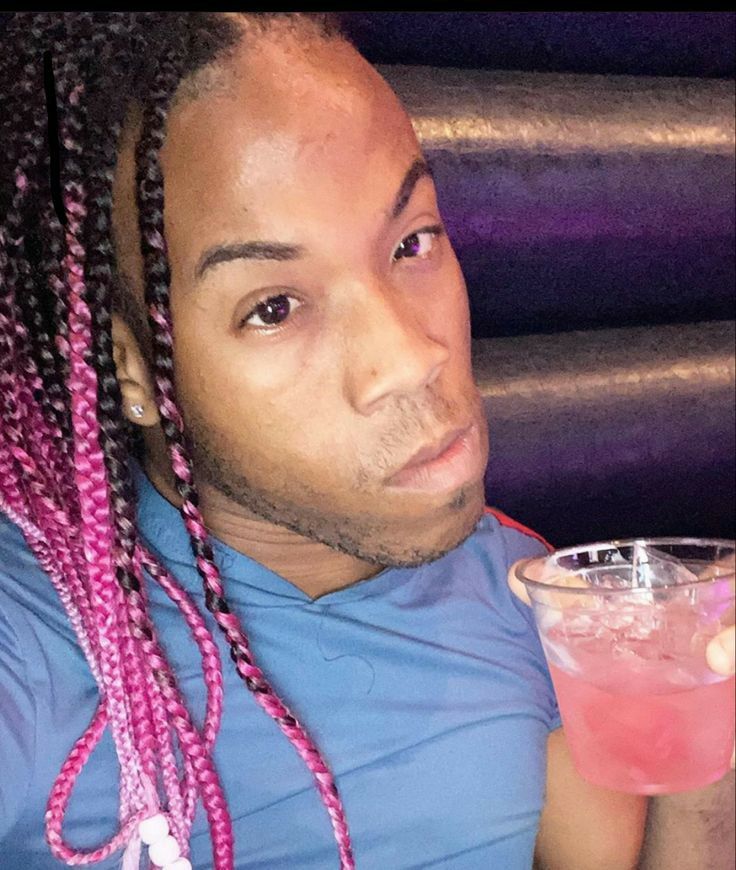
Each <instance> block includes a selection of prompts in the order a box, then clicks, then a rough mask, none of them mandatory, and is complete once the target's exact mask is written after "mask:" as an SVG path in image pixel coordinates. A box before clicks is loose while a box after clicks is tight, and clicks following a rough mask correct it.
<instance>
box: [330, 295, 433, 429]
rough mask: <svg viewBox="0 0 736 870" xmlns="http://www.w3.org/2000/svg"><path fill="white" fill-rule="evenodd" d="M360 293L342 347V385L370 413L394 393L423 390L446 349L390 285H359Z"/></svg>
mask: <svg viewBox="0 0 736 870" xmlns="http://www.w3.org/2000/svg"><path fill="white" fill-rule="evenodd" d="M358 295H359V298H360V300H361V304H359V305H356V306H355V307H354V308H353V310H352V311H351V313H350V328H349V330H348V341H347V344H346V348H345V352H346V354H347V362H346V366H345V371H346V379H345V389H346V392H347V397H348V401H349V402H350V404H351V405H352V406H353V407H354V408H355V409H356V410H357V411H358V412H359V413H360V414H364V415H369V414H372V413H374V412H375V411H377V410H379V409H380V408H381V407H383V405H384V404H385V403H386V402H387V401H389V400H390V399H392V398H395V397H397V396H400V395H403V396H417V395H419V394H421V392H422V391H423V390H424V389H426V388H427V387H429V386H430V385H431V384H433V383H434V382H435V381H436V380H437V378H438V377H439V376H440V373H441V372H442V369H443V368H444V366H445V365H446V364H447V361H448V359H449V356H450V350H449V347H448V346H447V345H446V344H444V343H443V342H442V340H441V339H439V338H437V337H432V336H431V335H430V334H429V332H428V326H430V324H425V323H423V322H422V320H421V318H420V317H419V316H418V314H417V311H416V309H415V306H414V305H412V304H407V302H406V301H404V300H402V299H401V298H397V295H396V294H394V293H392V292H391V290H390V288H388V289H387V288H384V287H380V288H374V289H368V288H361V292H360V293H359V294H358ZM432 325H434V324H432ZM437 326H438V327H440V329H441V324H437Z"/></svg>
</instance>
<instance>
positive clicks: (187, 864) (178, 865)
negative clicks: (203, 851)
mask: <svg viewBox="0 0 736 870" xmlns="http://www.w3.org/2000/svg"><path fill="white" fill-rule="evenodd" d="M162 870H192V862H191V861H190V860H189V859H188V858H177V859H176V861H172V863H171V864H167V865H166V866H165V867H164V868H162Z"/></svg>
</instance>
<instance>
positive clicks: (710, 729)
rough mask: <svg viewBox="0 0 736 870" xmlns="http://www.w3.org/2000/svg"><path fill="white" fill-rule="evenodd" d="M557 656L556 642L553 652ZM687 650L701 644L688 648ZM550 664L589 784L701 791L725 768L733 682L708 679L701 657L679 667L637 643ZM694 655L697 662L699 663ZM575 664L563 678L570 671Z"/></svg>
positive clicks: (593, 645)
mask: <svg viewBox="0 0 736 870" xmlns="http://www.w3.org/2000/svg"><path fill="white" fill-rule="evenodd" d="M550 639H551V640H552V643H553V645H554V647H555V648H556V649H557V651H558V652H559V650H560V647H559V645H558V644H559V639H558V640H557V643H555V641H554V639H553V637H552V638H550ZM695 646H696V647H701V646H702V644H700V643H697V644H696V645H695ZM565 651H566V653H567V655H568V658H567V662H566V664H567V667H560V666H559V665H556V664H554V663H553V662H552V661H550V672H551V674H552V680H553V682H554V686H555V691H556V693H557V699H558V702H559V705H560V710H561V713H562V719H563V724H564V726H565V733H566V737H567V741H568V745H569V746H570V752H571V754H572V756H573V760H574V761H575V765H576V767H577V768H578V770H579V771H580V773H581V774H582V775H583V776H584V777H585V778H586V779H588V780H589V781H591V782H594V783H596V784H597V785H602V786H605V787H607V788H612V789H615V790H619V791H628V792H636V793H639V794H668V793H673V792H678V791H684V790H688V789H692V788H700V787H702V786H704V785H707V784H708V783H710V782H715V781H716V780H717V779H720V778H721V777H722V776H723V775H724V774H725V773H726V772H727V771H728V768H729V761H730V757H731V751H732V749H733V738H734V728H733V722H734V715H735V711H734V706H735V704H734V698H735V696H734V678H733V677H731V678H728V679H722V678H719V677H718V676H717V675H716V674H714V673H712V672H710V671H708V670H707V666H705V665H704V658H705V656H704V652H702V651H701V650H700V649H698V650H697V655H696V656H691V657H690V658H688V659H685V658H680V659H679V660H676V659H674V658H673V657H670V655H668V654H667V652H665V653H664V654H663V656H661V655H660V650H659V649H658V644H657V643H656V642H655V641H652V640H650V644H649V648H648V649H647V646H646V640H645V639H644V638H642V639H641V642H640V645H639V649H638V652H640V653H647V652H648V656H644V657H642V656H639V655H637V654H636V653H633V652H631V651H629V654H628V655H626V654H622V653H621V650H619V656H620V657H619V658H618V659H617V658H615V657H613V656H612V652H613V651H614V650H613V649H612V646H611V641H610V638H605V637H602V638H590V637H588V638H585V639H582V638H581V648H580V649H579V650H576V648H575V645H574V644H573V645H570V644H569V639H568V645H567V647H566V650H565ZM701 656H702V658H701ZM573 664H574V668H573V669H572V670H573V672H571V668H570V666H571V665H573Z"/></svg>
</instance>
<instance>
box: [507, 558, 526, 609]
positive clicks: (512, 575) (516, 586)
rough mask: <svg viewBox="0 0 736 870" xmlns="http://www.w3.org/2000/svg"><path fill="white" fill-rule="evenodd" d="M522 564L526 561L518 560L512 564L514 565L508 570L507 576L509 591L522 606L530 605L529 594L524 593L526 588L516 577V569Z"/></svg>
mask: <svg viewBox="0 0 736 870" xmlns="http://www.w3.org/2000/svg"><path fill="white" fill-rule="evenodd" d="M522 562H526V559H520V560H519V561H518V562H514V564H513V565H512V566H511V567H510V568H509V574H508V582H509V587H510V588H511V591H512V592H513V593H514V595H515V596H516V597H517V598H519V599H520V600H521V601H523V602H524V604H531V601H530V600H529V594H528V593H527V591H526V586H524V584H523V583H522V582H521V580H519V578H518V577H517V576H516V567H517V566H518V565H521V563H522Z"/></svg>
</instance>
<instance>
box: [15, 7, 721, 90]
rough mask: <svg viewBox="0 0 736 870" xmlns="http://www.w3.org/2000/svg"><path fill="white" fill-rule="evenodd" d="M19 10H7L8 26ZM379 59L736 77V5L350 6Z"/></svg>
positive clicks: (347, 16)
mask: <svg viewBox="0 0 736 870" xmlns="http://www.w3.org/2000/svg"><path fill="white" fill-rule="evenodd" d="M11 14H12V12H1V13H0V29H1V28H2V26H3V25H4V23H5V20H6V19H7V18H9V16H10V15H11ZM341 15H342V16H343V18H344V20H345V22H346V25H347V28H348V31H349V33H350V35H351V36H352V38H353V39H354V40H355V43H356V44H357V46H358V48H359V49H360V50H361V51H362V52H363V53H364V54H365V55H366V57H367V58H368V59H369V60H371V61H372V62H374V63H405V64H427V65H430V66H455V67H484V68H486V69H507V70H537V71H552V72H582V73H603V74H606V73H622V74H631V75H657V76H700V77H708V78H714V77H715V78H730V77H733V76H734V74H735V72H736V67H735V62H734V41H735V39H736V13H734V12H344V13H341Z"/></svg>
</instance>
